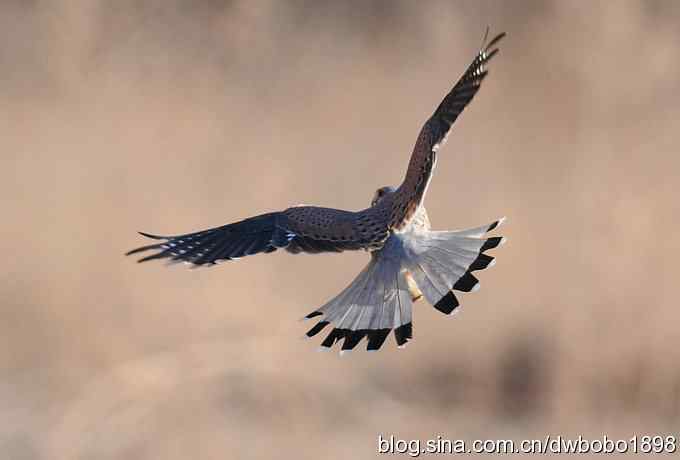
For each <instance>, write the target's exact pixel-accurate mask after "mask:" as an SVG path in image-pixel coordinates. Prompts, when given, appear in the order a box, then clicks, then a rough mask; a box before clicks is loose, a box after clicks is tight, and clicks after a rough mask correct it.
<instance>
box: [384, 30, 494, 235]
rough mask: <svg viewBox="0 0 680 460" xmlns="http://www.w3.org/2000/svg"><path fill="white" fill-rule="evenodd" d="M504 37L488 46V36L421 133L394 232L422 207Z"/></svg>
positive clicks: (399, 193) (393, 221)
mask: <svg viewBox="0 0 680 460" xmlns="http://www.w3.org/2000/svg"><path fill="white" fill-rule="evenodd" d="M487 33H488V30H487ZM504 36H505V33H501V34H498V35H496V36H495V37H494V38H493V39H492V40H491V41H490V42H489V43H488V44H486V35H485V37H484V42H485V43H484V44H483V45H482V49H481V50H480V51H479V53H477V56H476V57H475V59H474V60H473V61H472V63H471V64H470V66H469V67H468V68H467V70H466V71H465V73H464V74H463V76H462V77H461V78H460V79H459V80H458V82H457V83H456V84H455V86H454V87H453V89H451V91H450V92H449V93H448V94H447V95H446V96H445V97H444V100H443V101H442V102H441V104H439V107H437V110H435V111H434V113H433V114H432V116H431V117H430V118H429V119H428V120H427V121H426V122H425V124H424V125H423V128H422V129H421V130H420V134H419V135H418V139H417V140H416V144H415V146H414V147H413V153H412V154H411V159H410V161H409V165H408V169H407V171H406V177H405V178H404V182H403V183H402V184H401V185H400V186H399V188H398V189H397V191H396V198H395V200H396V202H397V203H398V206H397V207H396V208H395V212H393V214H392V215H391V217H390V227H391V228H397V229H399V228H402V227H403V226H404V225H406V224H407V223H408V222H409V221H410V219H411V218H412V217H413V215H414V213H415V211H416V209H417V208H418V206H419V205H420V204H421V202H422V200H423V198H424V196H425V192H426V190H427V185H428V183H429V181H430V179H431V177H432V171H433V170H434V167H435V163H436V156H437V155H436V154H437V151H438V150H439V148H440V147H441V146H442V145H443V144H444V142H445V141H446V137H447V136H448V134H449V132H450V131H451V126H452V125H453V123H454V122H455V121H456V119H457V118H458V116H459V115H460V114H461V112H463V110H464V109H465V107H467V105H468V104H469V103H470V101H472V98H474V96H475V94H477V91H479V88H480V86H481V84H482V81H483V80H484V78H485V77H486V75H487V73H488V70H487V69H486V64H487V63H488V62H489V61H490V60H491V59H492V58H493V57H494V56H495V55H496V53H498V48H494V46H495V45H496V44H497V43H498V42H499V41H500V40H501V39H502V38H503V37H504Z"/></svg>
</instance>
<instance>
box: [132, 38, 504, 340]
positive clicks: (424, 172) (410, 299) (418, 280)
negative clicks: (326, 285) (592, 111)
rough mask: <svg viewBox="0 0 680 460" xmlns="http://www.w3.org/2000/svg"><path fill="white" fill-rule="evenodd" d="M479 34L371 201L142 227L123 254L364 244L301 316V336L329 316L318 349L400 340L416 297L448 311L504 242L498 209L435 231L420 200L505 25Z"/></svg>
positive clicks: (211, 260)
mask: <svg viewBox="0 0 680 460" xmlns="http://www.w3.org/2000/svg"><path fill="white" fill-rule="evenodd" d="M487 36H488V29H487V34H485V37H484V41H483V43H482V46H481V48H480V51H479V52H478V53H477V55H476V56H475V58H474V60H473V61H472V63H471V64H470V66H469V67H468V68H467V70H466V71H465V73H464V74H463V76H462V77H461V78H460V79H459V80H458V82H457V83H456V84H455V86H454V87H453V89H451V91H450V92H449V93H448V94H447V95H446V96H445V97H444V100H443V101H442V102H441V104H439V107H437V109H436V110H435V111H434V114H433V115H432V116H431V117H430V118H429V119H428V120H427V121H426V122H425V124H424V126H423V127H422V129H421V131H420V134H419V135H418V138H417V140H416V143H415V147H414V148H413V153H412V154H411V159H410V161H409V165H408V169H407V171H406V175H405V177H404V180H403V182H402V183H401V185H399V186H398V187H389V186H387V187H381V188H379V189H378V190H377V191H376V192H375V195H374V196H373V199H372V200H371V205H370V207H368V208H366V209H363V210H361V211H357V212H352V211H343V210H340V209H331V208H323V207H317V206H303V205H300V206H293V207H291V208H288V209H286V210H284V211H280V212H270V213H267V214H262V215H259V216H255V217H250V218H248V219H244V220H241V221H239V222H235V223H231V224H227V225H223V226H221V227H215V228H211V229H208V230H202V231H198V232H194V233H187V234H183V235H177V236H158V235H151V234H148V233H141V234H142V235H143V236H145V237H148V238H152V239H155V240H158V242H157V243H156V244H151V245H148V246H143V247H140V248H137V249H134V250H132V251H130V252H128V253H127V254H128V255H130V254H136V253H140V252H145V251H152V253H151V254H149V255H147V256H146V257H143V258H142V259H140V260H139V262H144V261H148V260H153V259H169V260H170V261H184V262H188V263H191V264H194V265H196V266H204V265H215V264H217V263H218V262H221V261H227V260H234V259H238V258H240V257H243V256H249V255H252V254H258V253H269V252H273V251H276V250H277V249H285V250H286V251H288V252H291V253H293V254H298V253H302V252H304V253H313V254H316V253H321V252H341V251H347V250H359V249H363V250H366V251H368V252H369V253H370V261H369V262H368V265H367V266H366V267H365V268H364V269H363V271H362V272H361V273H360V274H359V275H358V276H357V277H356V278H355V279H354V281H352V283H351V284H350V285H349V286H348V287H347V288H346V289H345V290H343V291H342V292H341V293H340V294H338V295H337V296H336V297H334V298H333V299H331V300H330V301H329V302H327V303H326V304H324V305H323V306H321V307H319V308H317V309H316V310H314V311H312V312H311V313H309V314H308V315H307V316H306V317H305V319H312V318H316V319H317V320H318V322H316V324H314V326H313V327H312V328H311V329H310V330H309V331H308V332H307V333H306V336H307V337H313V336H315V335H316V334H318V333H319V332H321V331H322V330H323V329H324V328H326V327H327V326H329V325H330V326H331V327H330V328H329V329H330V333H329V334H328V335H327V336H326V337H325V339H324V340H323V341H322V342H321V348H320V349H326V350H328V349H331V347H332V346H333V345H334V344H335V343H336V342H342V345H341V346H340V348H341V353H343V352H344V351H348V350H352V349H354V348H355V347H356V346H357V345H358V344H359V343H360V342H361V340H362V339H364V338H366V339H367V340H366V349H367V350H369V351H372V350H378V349H379V348H380V347H381V346H382V345H383V343H384V342H385V340H386V338H387V337H388V335H389V333H390V331H394V338H395V341H396V343H397V345H398V346H399V347H402V346H404V345H405V344H406V343H407V342H408V341H409V340H411V338H412V330H413V327H412V319H411V318H412V307H413V303H414V302H416V301H417V300H419V299H420V298H422V297H424V298H425V300H427V302H428V303H430V304H431V305H433V306H434V307H435V308H436V309H437V310H439V311H441V312H442V313H445V314H453V313H454V312H456V308H457V307H458V306H459V303H458V298H457V297H456V294H454V292H453V291H462V292H469V291H473V290H476V289H477V288H478V287H479V284H478V280H477V278H475V276H474V275H473V274H472V272H474V271H477V270H482V269H484V268H487V267H489V266H491V265H492V264H493V263H494V258H493V257H491V256H489V255H487V254H485V252H486V251H487V250H489V249H492V248H495V247H496V246H498V245H499V244H501V243H503V242H504V238H502V237H499V236H494V237H488V236H485V234H486V233H487V232H489V231H491V230H493V229H494V228H496V227H497V226H498V225H499V224H500V223H501V222H502V221H503V219H500V220H497V221H495V222H493V223H491V224H489V225H483V226H481V227H477V228H470V229H465V230H457V231H434V230H431V229H430V221H429V218H428V215H427V212H426V210H425V207H424V206H423V200H424V198H425V194H426V192H427V187H428V185H429V183H430V179H431V178H432V173H433V171H434V168H435V164H436V161H437V153H438V151H439V149H440V148H441V146H442V145H443V144H444V142H445V141H446V138H447V136H448V134H449V132H450V130H451V126H452V125H453V123H454V121H455V120H456V118H457V117H458V115H460V113H461V112H462V111H463V109H464V108H465V107H466V106H467V105H468V104H469V103H470V101H471V100H472V98H473V97H474V96H475V94H477V91H478V90H479V88H480V85H481V84H482V81H483V80H484V78H485V77H486V76H487V72H488V70H487V68H486V66H487V63H488V62H489V61H490V60H491V58H493V57H494V56H495V55H496V53H497V52H498V48H495V47H494V46H495V45H496V44H497V43H498V42H499V41H500V40H501V38H503V37H504V36H505V34H504V33H501V34H499V35H497V36H496V37H494V38H493V39H492V40H491V41H489V42H488V43H487ZM317 317H318V318H317Z"/></svg>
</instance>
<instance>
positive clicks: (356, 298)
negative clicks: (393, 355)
mask: <svg viewBox="0 0 680 460" xmlns="http://www.w3.org/2000/svg"><path fill="white" fill-rule="evenodd" d="M502 221H503V220H502V219H501V220H499V221H496V222H494V223H492V224H490V225H485V226H482V227H477V228H471V229H465V230H459V231H449V232H435V231H429V230H428V231H423V230H417V231H409V232H407V233H403V234H399V233H395V234H393V235H391V236H390V238H389V239H388V240H387V241H386V243H385V246H384V247H383V248H382V249H380V250H379V251H376V252H373V253H372V254H371V261H370V262H369V264H368V265H367V266H366V267H365V268H364V269H363V270H362V272H361V273H360V274H359V275H358V276H357V277H356V278H355V279H354V281H352V283H351V284H350V285H349V286H348V287H347V288H345V290H343V291H342V292H341V293H340V294H338V295H337V296H336V297H334V298H333V299H331V300H330V301H329V302H327V303H326V304H325V305H323V306H321V307H320V308H318V309H316V310H315V311H313V312H311V313H310V314H309V315H307V316H306V317H305V318H306V319H311V318H315V317H321V318H320V321H319V322H317V323H316V324H315V325H314V326H313V327H312V328H311V329H310V330H309V331H308V332H307V334H306V336H307V337H314V336H315V335H317V334H318V333H319V332H321V331H322V330H324V329H325V328H326V326H328V325H329V324H330V325H332V329H331V330H330V332H329V334H328V335H327V336H326V338H325V339H324V340H323V341H322V342H321V349H322V350H330V349H331V348H332V347H333V345H334V344H335V343H336V342H342V345H341V347H340V348H341V350H340V352H341V353H343V352H346V351H349V350H352V349H354V348H355V347H356V346H357V345H358V344H359V343H360V342H361V341H362V340H363V339H364V338H367V347H366V348H367V350H369V351H372V350H377V349H379V348H380V347H381V346H382V345H383V343H384V342H385V340H386V339H387V336H388V335H389V333H390V331H394V337H395V341H396V343H397V345H398V346H399V347H402V346H404V345H406V343H407V342H408V341H409V340H410V339H411V338H412V335H413V334H412V332H413V322H412V309H413V300H412V290H411V289H410V286H409V278H410V279H411V280H412V282H413V283H414V284H415V286H416V287H417V289H418V290H419V291H420V292H421V293H422V295H423V297H425V299H426V300H427V301H428V303H430V304H432V305H433V306H434V307H435V308H436V309H437V310H439V311H441V312H443V313H445V314H452V313H454V311H455V310H456V308H457V307H458V306H459V305H460V303H459V301H458V298H457V297H456V295H455V294H454V293H453V291H454V290H457V291H463V292H469V291H473V290H476V289H477V288H479V284H478V283H479V282H478V280H477V278H476V277H475V276H474V275H472V272H474V271H477V270H482V269H484V268H487V267H489V266H492V265H493V262H494V258H493V257H491V256H489V255H487V254H484V252H485V251H487V250H489V249H491V248H494V247H496V246H498V245H499V244H501V243H502V242H503V241H504V240H503V238H501V237H490V238H487V237H484V235H485V233H487V232H489V231H490V230H493V229H495V228H496V227H497V226H498V225H499V224H500V223H502Z"/></svg>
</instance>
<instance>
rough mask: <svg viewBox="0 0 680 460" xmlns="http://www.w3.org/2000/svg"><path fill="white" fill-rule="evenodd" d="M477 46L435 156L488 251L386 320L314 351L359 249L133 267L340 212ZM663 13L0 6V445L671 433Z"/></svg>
mask: <svg viewBox="0 0 680 460" xmlns="http://www.w3.org/2000/svg"><path fill="white" fill-rule="evenodd" d="M487 24H488V25H490V26H491V28H492V32H498V31H501V30H504V31H506V32H508V37H507V38H506V39H505V40H504V42H503V43H502V46H501V48H502V51H501V54H500V55H499V57H498V58H497V59H496V60H494V62H493V65H492V71H491V75H490V77H489V78H488V79H487V80H486V81H485V85H484V87H483V89H482V90H481V92H480V94H479V95H478V97H477V98H476V99H475V101H474V102H473V103H472V105H471V106H470V107H469V108H468V109H467V110H466V112H465V113H464V114H463V116H462V117H461V118H460V119H459V121H458V122H457V123H456V125H455V129H454V132H453V134H452V136H451V137H450V139H449V142H448V144H447V145H446V147H445V148H444V150H443V151H442V154H441V156H440V161H439V166H438V170H437V174H436V176H435V180H434V181H433V183H432V187H431V188H430V192H429V196H428V201H427V206H428V210H429V213H430V216H431V218H432V221H433V225H434V226H435V227H436V228H439V229H453V228H463V227H470V226H475V225H481V224H483V223H486V222H490V221H491V220H493V219H495V218H497V217H500V216H503V215H505V216H507V217H508V222H507V225H506V226H505V227H504V228H502V232H500V233H501V234H503V235H505V236H507V237H508V239H509V243H508V244H507V245H506V246H504V247H502V248H499V249H498V250H496V251H495V254H494V255H496V256H497V257H498V264H497V265H496V267H494V268H493V269H491V270H487V271H485V272H481V273H480V279H481V282H482V290H481V291H479V292H477V293H474V294H468V295H464V296H463V298H462V302H463V310H462V312H461V314H460V315H458V316H456V317H455V318H449V317H445V316H443V315H441V314H440V313H439V312H437V311H435V310H434V309H433V308H431V307H429V306H427V305H425V304H419V305H418V306H417V307H416V312H415V322H414V334H415V341H414V342H413V343H412V344H411V345H410V346H409V347H407V348H406V349H404V350H397V349H396V347H395V346H394V343H393V341H392V338H390V339H389V340H390V341H389V342H388V343H387V344H386V346H385V347H384V348H383V350H382V351H381V352H380V353H375V354H366V353H363V352H355V353H353V354H352V355H351V356H350V357H349V358H348V359H345V358H343V359H340V358H339V357H338V356H337V354H336V353H331V354H325V353H316V352H315V349H316V345H317V342H318V341H314V342H309V341H304V340H300V339H299V337H301V336H302V335H303V333H304V332H305V331H306V330H307V328H308V325H307V324H301V323H299V322H298V321H297V319H298V318H300V317H302V316H303V315H304V314H306V313H308V312H309V311H311V309H313V308H314V307H316V306H318V305H319V304H321V303H322V302H324V301H325V300H327V299H328V298H330V297H331V296H333V295H335V294H336V293H337V292H338V291H339V290H340V289H341V288H343V287H344V286H345V285H346V284H347V283H348V282H349V281H350V280H351V279H352V278H353V277H354V276H355V274H356V273H357V272H358V271H359V270H360V269H361V268H362V267H363V265H364V264H365V262H366V255H365V254H364V253H356V254H344V255H323V256H315V257H312V256H305V255H300V256H291V255H289V254H286V253H285V252H279V253H275V254H272V255H269V256H259V257H253V258H248V259H244V260H241V261H238V262H235V263H230V264H225V265H222V266H220V267H217V268H215V269H211V270H193V271H192V270H188V269H186V268H185V267H184V266H182V265H180V266H175V267H172V268H165V267H164V266H163V265H162V264H155V265H154V264H148V265H136V264H135V263H134V261H133V260H131V259H129V258H124V257H123V255H122V254H123V252H125V251H126V250H127V249H130V248H132V247H134V246H137V245H140V244H143V243H144V241H143V240H142V238H141V237H138V236H137V235H136V233H135V232H136V231H137V230H144V231H150V232H156V233H161V234H163V233H166V234H167V233H176V232H185V231H191V230H198V229H201V228H204V227H208V226H214V225H219V224H223V223H226V222H229V221H234V220H237V219H240V218H242V217H246V216H249V215H253V214H257V213H260V212H265V211H269V210H278V209H283V208H285V207H287V206H289V205H292V204H297V203H313V204H319V205H326V206H333V207H340V208H347V209H360V208H363V207H365V206H366V205H368V203H369V200H370V198H371V196H372V194H373V192H374V190H375V189H376V188H377V187H378V186H382V185H386V184H398V183H399V181H400V180H401V179H402V176H403V173H404V170H405V168H406V163H407V161H408V157H409V155H410V151H411V147H412V145H413V142H414V140H415V137H416V134H417V132H418V130H419V129H420V126H421V124H422V122H423V121H424V120H425V119H426V118H427V117H428V116H429V115H430V113H431V112H432V111H433V110H434V108H435V107H436V105H437V104H438V103H439V102H440V100H441V98H442V96H443V95H444V94H445V93H446V92H447V91H448V90H449V88H450V86H451V85H452V84H453V82H455V80H456V79H457V78H458V77H459V75H460V74H461V73H462V72H463V70H464V69H465V67H466V66H467V65H468V63H469V61H470V60H471V59H472V57H473V56H474V53H475V52H476V50H477V49H478V47H479V45H480V43H481V40H482V36H483V33H484V29H485V27H486V26H487ZM678 24H680V3H679V2H673V1H667V2H663V1H648V2H630V1H620V2H600V3H597V2H592V3H586V2H566V1H563V2H548V1H545V2H539V1H529V2H481V3H480V2H457V1H431V2H425V3H419V2H411V1H406V0H404V1H367V2H359V1H352V2H313V1H292V2H278V1H274V0H270V1H266V0H263V1H230V2H221V1H193V2H191V1H188V0H172V1H160V0H157V1H142V2H139V1H131V0H126V1H116V2H113V1H110V2H105V1H97V0H91V1H82V2H50V1H44V2H37V1H19V0H14V1H12V0H4V1H2V2H0V107H1V108H0V159H1V162H2V163H1V166H2V167H1V168H0V200H1V202H2V216H3V219H2V222H3V224H2V225H1V226H0V231H1V232H2V233H1V235H0V236H1V238H0V251H1V252H2V254H3V256H4V259H5V264H4V269H3V270H2V271H1V272H0V279H1V282H0V299H1V300H0V302H1V304H0V305H1V308H0V414H1V416H0V457H1V458H3V459H5V458H7V459H61V458H63V459H118V458H121V459H122V458H125V459H137V458H139V459H151V458H162V459H167V460H172V459H186V458H243V459H249V458H286V457H289V458H290V457H292V456H295V457H297V458H304V459H312V458H314V459H316V458H373V457H374V456H375V455H376V447H377V441H376V439H377V435H378V434H379V433H383V434H385V435H389V434H395V435H397V436H399V437H401V438H406V439H408V438H431V437H436V436H437V435H441V436H443V437H445V438H468V439H475V438H503V437H504V438H515V439H523V438H530V437H535V436H538V437H543V436H544V435H545V434H547V433H552V434H555V435H557V434H564V435H578V434H584V435H589V436H601V435H602V434H605V433H606V434H608V435H609V436H612V437H614V436H621V437H629V436H632V435H633V434H635V433H638V434H642V433H650V434H654V433H664V434H665V433H667V432H671V433H675V434H680V367H679V366H678V363H679V362H680V330H679V321H680V312H679V305H678V293H679V291H680V288H678V287H677V279H678V275H679V274H680V269H678V260H679V257H678V256H680V238H678V237H676V233H677V228H678V226H679V225H680V213H679V212H678V211H679V209H678V199H677V182H676V181H677V174H678V170H679V169H678V168H680V159H679V156H678V153H679V152H678V146H679V145H680V132H679V131H680V130H679V129H678V128H679V125H678V118H679V116H680V112H679V109H678V104H679V103H680V59H679V58H680V28H679V27H678Z"/></svg>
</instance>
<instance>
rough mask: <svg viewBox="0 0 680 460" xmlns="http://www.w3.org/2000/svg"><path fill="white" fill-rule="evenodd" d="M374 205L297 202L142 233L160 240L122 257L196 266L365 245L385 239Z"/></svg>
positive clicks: (384, 227)
mask: <svg viewBox="0 0 680 460" xmlns="http://www.w3.org/2000/svg"><path fill="white" fill-rule="evenodd" d="M375 222H377V216H376V215H375V211H373V208H368V209H365V210H363V211H359V212H351V211H343V210H340V209H331V208H321V207H316V206H297V207H292V208H288V209H286V210H285V211H282V212H272V213H268V214H262V215H259V216H255V217H250V218H248V219H244V220H242V221H239V222H235V223H232V224H227V225H223V226H221V227H215V228H211V229H208V230H202V231H199V232H194V233H187V234H184V235H176V236H160V235H152V234H149V233H141V232H140V233H141V234H142V235H143V236H146V237H148V238H152V239H155V240H161V241H160V242H159V243H155V244H150V245H147V246H142V247H139V248H137V249H133V250H132V251H129V252H128V253H127V254H126V255H132V254H138V253H143V252H147V251H149V252H152V253H151V254H149V255H147V256H145V257H142V258H141V259H139V262H146V261H149V260H154V259H169V260H171V261H177V262H181V261H183V262H190V263H192V264H194V265H214V264H216V263H217V262H220V261H224V260H232V259H238V258H240V257H244V256H248V255H253V254H258V253H269V252H273V251H275V250H277V249H279V248H285V249H286V250H287V251H289V252H292V253H299V252H306V253H319V252H341V251H345V250H356V249H369V248H374V247H376V245H379V244H380V242H381V241H384V240H385V239H386V238H387V227H386V224H383V225H377V224H375Z"/></svg>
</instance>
